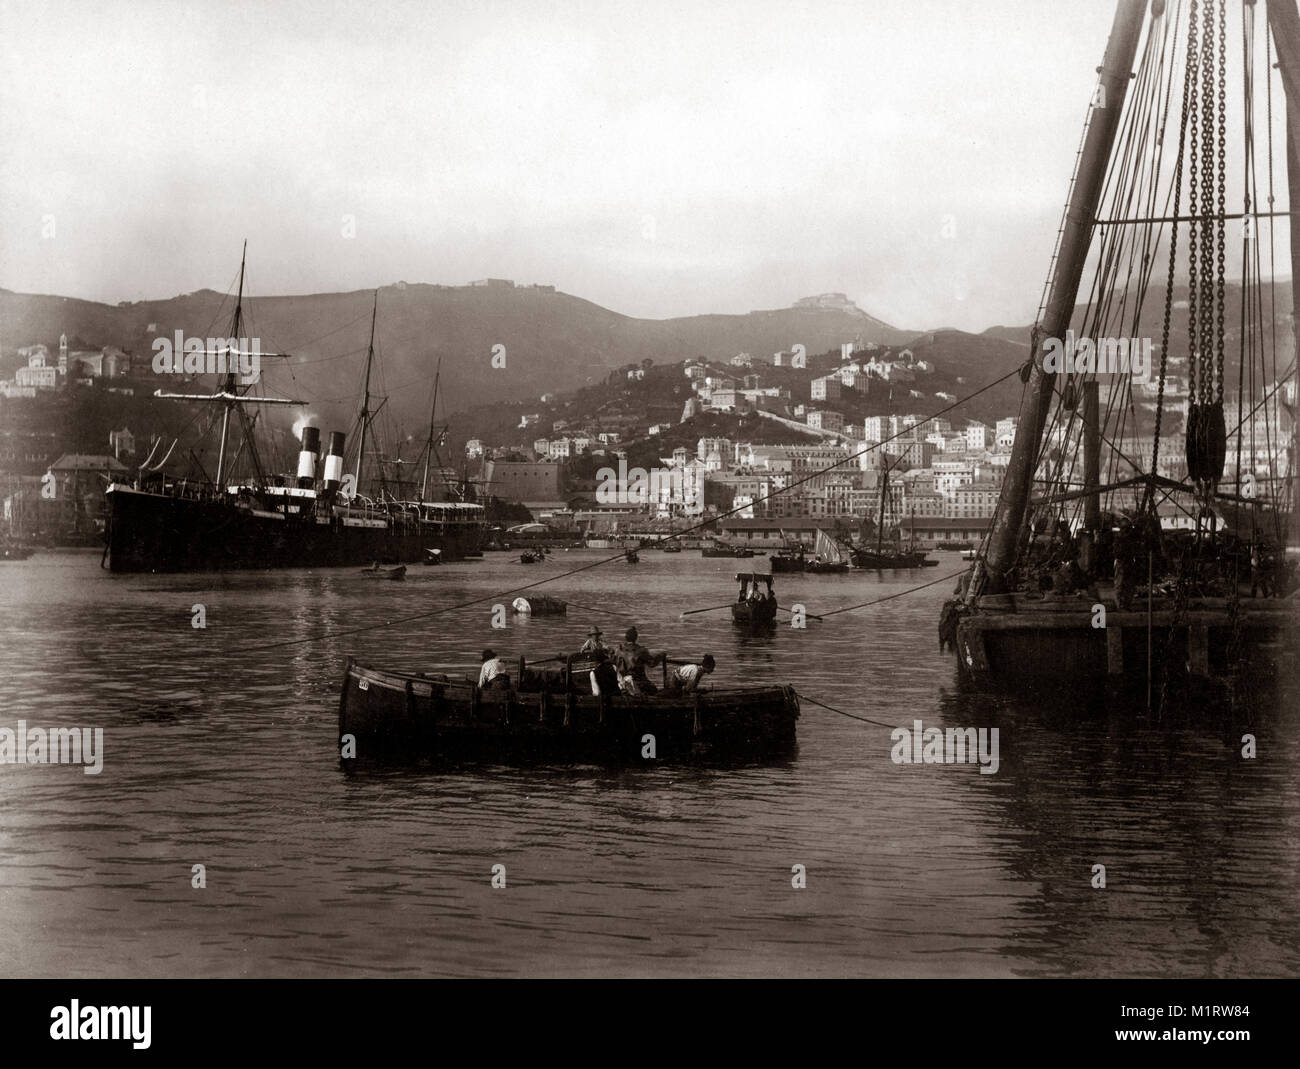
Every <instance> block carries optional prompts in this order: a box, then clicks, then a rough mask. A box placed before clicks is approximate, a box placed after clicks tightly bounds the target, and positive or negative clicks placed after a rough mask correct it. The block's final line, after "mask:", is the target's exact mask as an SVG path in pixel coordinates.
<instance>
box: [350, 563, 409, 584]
mask: <svg viewBox="0 0 1300 1069" xmlns="http://www.w3.org/2000/svg"><path fill="white" fill-rule="evenodd" d="M361 574H362V575H368V576H370V578H372V579H392V580H394V581H398V580H402V579H405V578H406V565H405V564H399V565H398V566H397V567H396V568H381V567H380V566H379V562H378V561H376V562H375V563H374V564H372V565H371V566H370V567H369V568H362V569H361Z"/></svg>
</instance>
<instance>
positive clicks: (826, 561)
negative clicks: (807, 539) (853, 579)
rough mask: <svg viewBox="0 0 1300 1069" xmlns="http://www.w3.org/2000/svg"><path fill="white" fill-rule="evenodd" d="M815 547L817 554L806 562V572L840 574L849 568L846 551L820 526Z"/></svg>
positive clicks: (812, 573)
mask: <svg viewBox="0 0 1300 1069" xmlns="http://www.w3.org/2000/svg"><path fill="white" fill-rule="evenodd" d="M813 548H814V552H815V553H816V556H815V557H814V558H813V559H812V560H810V561H806V562H805V563H804V571H805V572H808V573H809V574H811V575H840V574H843V573H844V572H847V571H848V570H849V560H848V557H847V556H846V555H845V553H844V551H843V550H842V549H840V547H839V545H838V544H837V543H836V542H835V540H834V539H833V538H831V536H830V535H828V534H827V533H826V532H825V531H823V530H822V529H821V528H820V527H818V528H817V540H816V542H815V543H814V544H813ZM775 570H776V569H773V571H775Z"/></svg>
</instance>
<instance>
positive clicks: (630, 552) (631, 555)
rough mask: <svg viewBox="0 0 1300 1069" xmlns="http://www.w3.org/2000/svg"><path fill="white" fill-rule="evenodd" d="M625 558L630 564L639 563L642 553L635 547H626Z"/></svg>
mask: <svg viewBox="0 0 1300 1069" xmlns="http://www.w3.org/2000/svg"><path fill="white" fill-rule="evenodd" d="M623 560H624V561H626V562H627V563H628V564H639V563H640V562H641V554H640V553H638V552H637V551H636V550H635V549H625V550H623Z"/></svg>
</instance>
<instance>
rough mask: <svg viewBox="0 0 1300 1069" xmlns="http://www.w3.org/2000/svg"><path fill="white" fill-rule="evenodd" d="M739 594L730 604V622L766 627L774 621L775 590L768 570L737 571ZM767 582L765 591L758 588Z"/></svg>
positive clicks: (775, 608) (775, 607) (744, 625)
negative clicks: (733, 602)
mask: <svg viewBox="0 0 1300 1069" xmlns="http://www.w3.org/2000/svg"><path fill="white" fill-rule="evenodd" d="M736 582H738V583H739V584H740V594H739V596H738V597H737V598H736V601H735V604H734V605H732V606H731V622H732V623H734V624H738V625H740V626H741V627H767V626H770V625H771V624H773V623H775V622H776V610H777V603H776V592H775V591H774V590H773V589H772V574H771V573H770V572H737V573H736ZM761 583H766V584H767V593H766V594H764V593H763V592H762V591H761V590H760V589H759V585H760V584H761Z"/></svg>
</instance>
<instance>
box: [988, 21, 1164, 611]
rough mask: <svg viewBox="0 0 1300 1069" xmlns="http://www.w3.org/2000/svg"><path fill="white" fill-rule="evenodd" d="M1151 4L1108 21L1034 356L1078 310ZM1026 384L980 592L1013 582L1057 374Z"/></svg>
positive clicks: (1038, 371) (1037, 374)
mask: <svg viewBox="0 0 1300 1069" xmlns="http://www.w3.org/2000/svg"><path fill="white" fill-rule="evenodd" d="M1146 8H1147V4H1146V0H1119V4H1118V6H1117V7H1116V10H1115V21H1114V23H1113V25H1112V26H1111V31H1110V40H1109V42H1108V43H1107V45H1106V55H1105V58H1104V59H1103V60H1102V66H1101V77H1100V81H1099V83H1098V91H1099V95H1098V100H1099V101H1100V103H1101V104H1102V105H1104V106H1098V107H1094V108H1093V109H1092V114H1091V117H1090V119H1089V123H1088V133H1087V137H1086V139H1085V141H1084V145H1083V149H1082V151H1081V153H1080V157H1079V167H1078V173H1077V175H1076V177H1075V182H1074V188H1073V191H1072V192H1071V194H1070V203H1069V208H1068V209H1067V211H1066V217H1065V222H1064V226H1063V228H1062V233H1061V243H1060V252H1059V255H1058V258H1057V261H1056V271H1055V274H1054V276H1053V278H1052V285H1051V290H1050V294H1049V297H1048V301H1047V309H1046V313H1045V314H1044V316H1043V320H1042V322H1041V323H1039V324H1037V325H1036V327H1035V338H1034V345H1033V351H1032V352H1031V359H1033V358H1034V357H1035V356H1037V352H1038V340H1039V339H1040V338H1063V337H1065V332H1066V330H1067V329H1068V327H1069V325H1070V319H1071V317H1072V316H1073V314H1074V304H1075V299H1076V298H1077V296H1078V292H1079V280H1080V278H1081V277H1082V275H1083V269H1084V265H1085V263H1086V261H1087V258H1088V247H1089V245H1090V243H1091V239H1092V229H1093V224H1094V221H1095V219H1096V215H1097V206H1098V203H1099V202H1100V199H1101V194H1102V187H1103V185H1104V183H1105V177H1106V167H1107V163H1108V161H1109V160H1110V154H1111V149H1112V147H1113V146H1114V143H1115V132H1116V130H1117V129H1118V127H1119V120H1120V113H1121V111H1123V107H1124V99H1125V95H1126V93H1127V92H1128V82H1129V77H1130V74H1131V71H1132V68H1133V58H1134V56H1135V55H1136V53H1137V44H1138V37H1139V36H1140V34H1141V30H1142V18H1143V16H1144V15H1145V13H1146ZM1028 386H1029V389H1028V391H1027V394H1026V397H1025V400H1024V401H1023V402H1022V404H1021V407H1020V420H1019V426H1018V428H1017V432H1016V440H1015V444H1014V445H1013V446H1012V450H1011V461H1010V463H1009V464H1008V466H1007V476H1006V483H1005V484H1004V486H1003V491H1002V499H1001V500H1000V501H999V503H998V510H997V515H996V516H995V517H994V520H993V530H992V533H991V535H990V537H989V548H988V554H987V557H986V567H987V569H988V575H987V585H986V587H985V589H984V590H983V591H982V592H983V593H989V594H997V593H1001V592H1003V591H1004V590H1005V589H1006V586H1007V584H1008V580H1009V573H1010V572H1011V570H1012V568H1013V567H1014V565H1015V562H1016V555H1017V551H1018V549H1019V545H1020V536H1021V531H1022V530H1023V528H1024V523H1025V512H1026V510H1027V508H1028V505H1029V495H1030V492H1031V490H1032V488H1033V481H1034V471H1035V469H1036V468H1037V466H1038V450H1039V446H1040V445H1041V443H1042V437H1043V429H1044V427H1045V426H1046V424H1047V414H1048V412H1049V410H1050V409H1051V404H1052V394H1053V392H1054V391H1055V388H1056V375H1055V374H1053V373H1049V372H1046V371H1044V370H1043V368H1042V365H1041V362H1040V361H1037V360H1034V363H1033V366H1032V370H1031V372H1030V378H1029V384H1028ZM978 593H981V591H979V590H977V589H976V583H974V582H972V583H971V586H970V590H969V595H970V596H971V597H974V596H975V595H976V594H978Z"/></svg>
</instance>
